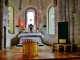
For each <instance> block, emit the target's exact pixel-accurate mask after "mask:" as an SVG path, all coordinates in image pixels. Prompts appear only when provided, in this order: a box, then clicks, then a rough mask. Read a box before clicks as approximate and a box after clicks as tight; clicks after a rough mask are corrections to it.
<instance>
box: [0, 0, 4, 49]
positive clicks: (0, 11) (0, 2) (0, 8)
mask: <svg viewBox="0 0 80 60" xmlns="http://www.w3.org/2000/svg"><path fill="white" fill-rule="evenodd" d="M3 1H4V0H0V50H2V49H3V45H4V44H3V42H4V40H3Z"/></svg>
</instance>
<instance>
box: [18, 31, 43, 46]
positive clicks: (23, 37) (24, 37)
mask: <svg viewBox="0 0 80 60" xmlns="http://www.w3.org/2000/svg"><path fill="white" fill-rule="evenodd" d="M18 38H19V39H20V41H19V44H22V43H23V42H28V41H33V42H37V43H38V44H39V45H42V41H41V38H44V36H43V34H42V33H40V32H34V33H28V32H22V33H20V34H19V35H18Z"/></svg>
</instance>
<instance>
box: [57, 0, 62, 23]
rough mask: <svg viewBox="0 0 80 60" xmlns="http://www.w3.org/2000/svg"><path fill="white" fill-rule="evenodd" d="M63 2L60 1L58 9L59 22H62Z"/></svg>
mask: <svg viewBox="0 0 80 60" xmlns="http://www.w3.org/2000/svg"><path fill="white" fill-rule="evenodd" d="M61 2H62V0H58V9H59V21H60V22H61V21H62V3H61Z"/></svg>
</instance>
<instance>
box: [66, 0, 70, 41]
mask: <svg viewBox="0 0 80 60" xmlns="http://www.w3.org/2000/svg"><path fill="white" fill-rule="evenodd" d="M66 21H67V22H68V40H70V15H69V0H66ZM69 42H70V41H69Z"/></svg>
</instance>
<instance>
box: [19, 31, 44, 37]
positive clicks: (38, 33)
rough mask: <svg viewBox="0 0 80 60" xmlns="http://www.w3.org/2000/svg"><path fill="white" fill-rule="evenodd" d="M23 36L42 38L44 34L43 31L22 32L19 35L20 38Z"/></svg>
mask: <svg viewBox="0 0 80 60" xmlns="http://www.w3.org/2000/svg"><path fill="white" fill-rule="evenodd" d="M21 37H40V38H44V36H43V34H42V33H41V32H33V33H28V32H22V33H20V34H19V35H18V38H21Z"/></svg>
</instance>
